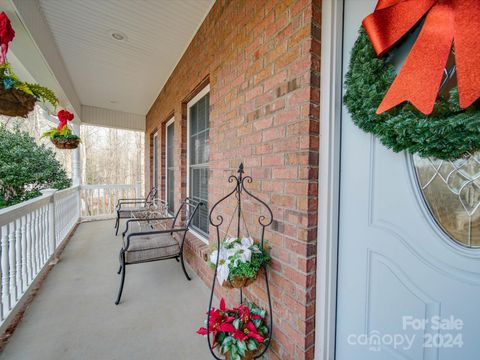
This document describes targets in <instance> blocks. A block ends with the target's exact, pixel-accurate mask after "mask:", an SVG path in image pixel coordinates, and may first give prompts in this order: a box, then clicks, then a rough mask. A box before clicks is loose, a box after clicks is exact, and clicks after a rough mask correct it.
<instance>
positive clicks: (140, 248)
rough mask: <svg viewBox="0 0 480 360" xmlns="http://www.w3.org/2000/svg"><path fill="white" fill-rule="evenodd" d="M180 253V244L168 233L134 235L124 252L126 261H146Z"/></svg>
mask: <svg viewBox="0 0 480 360" xmlns="http://www.w3.org/2000/svg"><path fill="white" fill-rule="evenodd" d="M179 254H180V245H179V244H178V242H177V240H175V239H174V238H173V237H172V236H171V235H170V234H168V233H167V234H154V235H144V236H135V237H133V238H131V239H130V246H129V247H128V250H127V251H126V252H125V262H126V263H129V264H131V263H138V262H146V261H151V260H156V259H161V258H166V257H170V256H176V255H179Z"/></svg>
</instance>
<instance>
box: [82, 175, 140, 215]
mask: <svg viewBox="0 0 480 360" xmlns="http://www.w3.org/2000/svg"><path fill="white" fill-rule="evenodd" d="M141 197H142V185H141V183H137V184H135V185H123V184H115V185H82V186H81V198H82V213H81V216H82V218H85V219H102V218H111V217H113V216H115V208H116V206H117V201H118V199H125V198H141Z"/></svg>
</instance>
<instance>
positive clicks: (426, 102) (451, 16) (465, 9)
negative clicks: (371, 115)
mask: <svg viewBox="0 0 480 360" xmlns="http://www.w3.org/2000/svg"><path fill="white" fill-rule="evenodd" d="M424 15H426V17H425V23H424V24H423V27H422V29H421V31H420V34H419V36H418V38H417V40H416V42H415V44H414V45H413V47H412V50H411V51H410V54H409V55H408V57H407V59H406V61H405V63H404V65H403V67H402V69H401V70H400V72H399V73H398V75H397V77H396V78H395V80H394V81H393V83H392V85H391V87H390V89H389V90H388V92H387V94H386V95H385V97H384V98H383V100H382V102H381V104H380V106H379V107H378V109H377V114H381V113H382V112H384V111H387V110H389V109H391V108H393V107H394V106H397V105H398V104H400V103H402V102H404V101H407V100H408V101H410V102H411V103H412V104H413V105H414V106H415V107H416V108H417V109H418V110H420V111H421V112H422V113H424V114H430V113H431V112H432V110H433V106H434V105H435V100H436V98H437V95H438V91H439V88H440V84H441V81H442V77H443V73H444V68H445V65H446V63H447V60H448V56H449V54H450V50H451V47H452V42H453V43H454V46H455V64H456V72H457V82H458V92H459V96H460V107H462V108H464V109H465V108H468V107H469V106H470V105H472V103H473V102H474V101H475V100H477V99H478V98H479V97H480V35H479V31H480V1H479V0H379V1H378V3H377V6H376V8H375V11H374V12H373V13H372V14H370V15H369V16H367V17H366V18H365V19H364V20H363V27H364V28H365V30H366V31H367V33H368V36H369V37H370V40H371V42H372V45H373V47H374V49H375V51H376V53H377V55H378V56H382V55H383V54H385V53H386V52H387V51H388V50H389V49H390V48H391V47H392V46H393V45H395V43H396V42H397V41H399V40H400V38H402V36H403V35H405V34H406V33H407V32H408V31H409V30H410V29H411V28H412V27H413V26H414V25H415V24H416V23H418V21H419V20H420V19H421V18H422V17H423V16H424Z"/></svg>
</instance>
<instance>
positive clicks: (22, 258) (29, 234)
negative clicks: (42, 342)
mask: <svg viewBox="0 0 480 360" xmlns="http://www.w3.org/2000/svg"><path fill="white" fill-rule="evenodd" d="M141 196H142V194H141V184H136V185H81V186H74V187H70V188H68V189H65V190H60V191H55V190H45V191H44V192H43V195H42V196H40V197H37V198H35V199H32V200H29V201H25V202H23V203H20V204H17V205H14V206H10V207H8V208H5V209H3V210H0V282H1V284H0V326H1V325H2V324H3V323H4V321H5V319H6V318H7V317H8V315H9V314H10V313H11V312H12V310H13V309H14V308H15V306H16V305H17V304H18V303H19V302H20V300H21V299H22V296H23V295H24V294H25V293H26V291H27V290H28V288H29V286H30V285H31V284H32V283H33V281H34V280H35V279H36V277H37V276H38V274H39V273H40V272H41V271H42V269H43V268H44V267H45V266H46V265H47V264H48V262H49V259H50V258H51V256H52V255H53V254H54V252H55V250H56V249H57V248H58V247H59V245H60V244H61V243H62V242H63V241H64V240H65V239H66V238H67V236H68V235H69V233H70V232H71V231H72V229H73V228H74V226H75V224H77V223H78V222H79V221H80V220H81V219H84V218H85V219H99V218H108V217H112V216H114V215H115V206H116V203H117V200H118V199H121V198H135V197H137V198H138V197H141Z"/></svg>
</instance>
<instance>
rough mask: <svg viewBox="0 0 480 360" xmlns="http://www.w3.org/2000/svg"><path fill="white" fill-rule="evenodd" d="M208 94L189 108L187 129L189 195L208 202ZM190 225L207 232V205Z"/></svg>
mask: <svg viewBox="0 0 480 360" xmlns="http://www.w3.org/2000/svg"><path fill="white" fill-rule="evenodd" d="M208 110H209V95H208V94H207V95H205V96H204V97H203V98H201V99H200V100H199V101H198V102H197V103H196V104H195V105H193V106H192V107H191V108H190V122H189V125H190V129H189V136H190V138H189V151H190V153H189V158H190V159H189V167H190V179H189V181H190V184H189V195H190V197H191V198H192V199H193V200H196V201H202V202H204V203H205V205H206V204H207V203H208V142H209V140H208V130H209V111H208ZM192 225H193V226H194V227H195V228H196V229H197V230H199V231H200V232H202V233H204V234H208V207H207V206H203V207H200V208H199V209H198V211H197V213H196V215H195V217H194V218H193V220H192Z"/></svg>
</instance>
